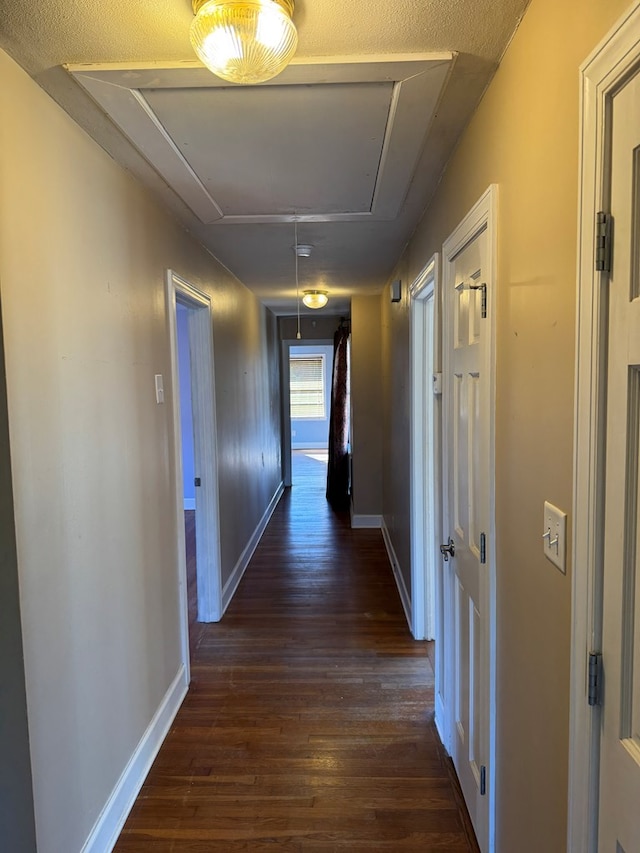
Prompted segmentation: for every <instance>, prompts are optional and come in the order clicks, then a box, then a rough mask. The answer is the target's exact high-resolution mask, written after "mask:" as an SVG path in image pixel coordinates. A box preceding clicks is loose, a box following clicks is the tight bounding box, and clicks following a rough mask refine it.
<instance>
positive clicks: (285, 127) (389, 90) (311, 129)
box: [141, 82, 393, 217]
mask: <svg viewBox="0 0 640 853" xmlns="http://www.w3.org/2000/svg"><path fill="white" fill-rule="evenodd" d="M141 95H142V96H143V97H144V99H145V100H146V102H147V104H149V106H150V108H151V110H152V111H153V113H154V114H155V116H156V117H157V118H158V120H159V121H160V123H161V124H162V126H163V128H164V129H165V131H166V132H167V133H168V135H169V136H170V138H171V139H172V140H173V142H174V144H175V145H176V147H177V148H178V150H179V151H180V153H181V154H182V156H183V157H184V159H185V160H186V162H187V163H188V164H189V166H190V167H191V169H192V170H193V172H194V173H195V175H196V176H197V178H198V179H199V180H200V181H201V182H202V184H203V186H204V187H205V188H206V190H207V192H208V193H209V194H210V195H211V196H212V198H214V199H215V201H216V203H217V205H218V207H219V208H220V210H221V212H222V214H223V215H224V216H242V217H245V216H255V215H258V216H265V215H274V216H284V215H287V214H292V213H301V214H307V215H315V216H317V215H327V214H337V213H342V214H345V213H359V212H363V211H364V212H368V211H371V209H372V204H373V198H374V193H375V188H376V181H377V177H378V169H379V166H380V162H381V159H382V151H383V146H384V141H385V133H386V127H387V122H388V120H389V112H390V109H391V103H392V96H393V84H392V83H390V82H380V83H349V84H324V85H323V84H320V85H316V86H270V87H262V88H259V87H247V88H240V87H236V88H228V89H205V88H199V89H151V90H142V92H141Z"/></svg>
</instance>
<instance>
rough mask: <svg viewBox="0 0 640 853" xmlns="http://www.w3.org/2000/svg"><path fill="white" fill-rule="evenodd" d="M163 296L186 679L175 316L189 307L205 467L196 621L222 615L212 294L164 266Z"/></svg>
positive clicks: (198, 458)
mask: <svg viewBox="0 0 640 853" xmlns="http://www.w3.org/2000/svg"><path fill="white" fill-rule="evenodd" d="M166 300H167V302H166V304H167V325H168V330H169V350H170V364H171V401H172V408H173V468H174V478H175V483H174V486H175V513H176V565H177V567H178V590H179V597H180V613H181V625H180V630H181V640H182V660H183V663H184V666H185V668H186V670H187V676H188V679H189V678H190V661H189V612H188V600H187V564H186V550H185V531H184V496H183V474H182V437H181V430H182V426H181V415H180V378H179V371H178V330H177V319H176V308H177V303H178V302H181V303H182V304H184V305H186V306H187V307H188V308H189V309H190V310H189V315H188V329H189V348H190V352H191V385H192V390H191V399H192V410H193V425H194V462H195V464H196V467H197V468H198V469H199V470H200V471H202V472H204V471H206V472H208V476H205V477H202V486H201V487H199V488H198V489H197V495H196V503H195V511H196V531H197V533H196V548H197V565H198V568H197V586H198V621H200V622H217V621H218V620H219V619H220V618H221V617H222V604H221V601H222V580H221V571H220V563H221V557H220V516H219V509H218V463H217V430H216V413H215V375H214V367H213V320H212V307H211V299H210V297H209V296H208V294H206V293H203V292H202V291H200V290H198V289H197V288H195V287H193V285H191V284H189V282H187V281H186V280H185V279H183V278H181V277H180V276H179V275H177V274H176V273H175V272H173V270H170V269H168V270H167V271H166ZM198 476H200V474H198Z"/></svg>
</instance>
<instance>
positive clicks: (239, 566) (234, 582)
mask: <svg viewBox="0 0 640 853" xmlns="http://www.w3.org/2000/svg"><path fill="white" fill-rule="evenodd" d="M283 492H284V485H283V484H282V483H280V485H279V486H278V488H277V489H276V491H275V494H274V495H273V497H272V498H271V500H270V501H269V506H268V507H267V508H266V510H265V511H264V514H263V516H262V518H261V519H260V521H259V522H258V526H257V527H256V529H255V530H254V532H253V535H252V536H251V538H250V539H249V541H248V542H247V544H246V546H245V548H244V550H243V552H242V554H240V557H239V559H238V562H237V563H236V565H235V567H234V569H233V571H232V572H231V575H230V577H229V579H228V581H227V582H226V583H225V585H224V588H223V590H222V614H224V613H225V612H226V610H227V607H228V606H229V604H230V603H231V599H232V598H233V596H234V595H235V592H236V589H237V588H238V584H239V583H240V581H241V580H242V576H243V575H244V573H245V571H246V570H247V566H248V565H249V562H250V561H251V558H252V557H253V554H254V551H255V550H256V548H257V547H258V543H259V542H260V539H261V537H262V534H263V533H264V531H265V529H266V527H267V524H268V523H269V520H270V518H271V516H272V515H273V513H274V510H275V508H276V506H277V505H278V501H279V500H280V498H281V497H282V494H283Z"/></svg>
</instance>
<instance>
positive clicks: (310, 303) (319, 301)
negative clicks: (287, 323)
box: [302, 290, 329, 308]
mask: <svg viewBox="0 0 640 853" xmlns="http://www.w3.org/2000/svg"><path fill="white" fill-rule="evenodd" d="M302 301H303V302H304V304H305V305H306V306H307V308H324V306H325V305H326V304H327V302H328V301H329V297H328V296H327V291H326V290H305V292H304V295H303V297H302Z"/></svg>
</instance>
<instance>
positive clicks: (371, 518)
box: [351, 508, 382, 530]
mask: <svg viewBox="0 0 640 853" xmlns="http://www.w3.org/2000/svg"><path fill="white" fill-rule="evenodd" d="M351 527H352V529H353V530H357V529H363V530H364V529H377V530H379V529H380V528H381V527H382V516H381V515H355V514H354V513H353V508H352V511H351Z"/></svg>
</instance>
